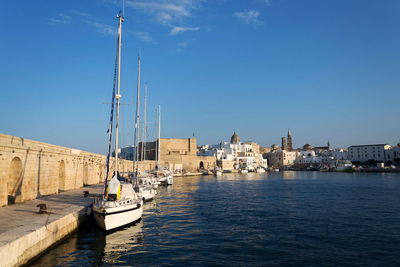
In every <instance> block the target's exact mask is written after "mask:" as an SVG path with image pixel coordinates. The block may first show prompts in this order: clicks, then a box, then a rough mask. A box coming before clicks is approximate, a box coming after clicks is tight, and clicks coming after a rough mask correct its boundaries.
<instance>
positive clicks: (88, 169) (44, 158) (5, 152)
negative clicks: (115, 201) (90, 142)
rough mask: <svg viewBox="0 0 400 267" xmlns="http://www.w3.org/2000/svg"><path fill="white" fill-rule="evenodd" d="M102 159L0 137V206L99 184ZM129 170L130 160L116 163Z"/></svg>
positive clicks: (147, 165) (59, 148)
mask: <svg viewBox="0 0 400 267" xmlns="http://www.w3.org/2000/svg"><path fill="white" fill-rule="evenodd" d="M105 160H106V157H105V156H104V155H100V154H94V153H89V152H85V151H81V150H77V149H71V148H66V147H61V146H56V145H51V144H46V143H42V142H37V141H32V140H28V139H24V138H21V137H15V136H10V135H5V134H0V206H5V205H8V204H13V203H18V202H23V201H26V200H31V199H35V198H37V197H40V196H43V195H50V194H57V193H58V192H60V191H65V190H70V189H75V188H80V187H82V186H84V185H92V184H97V183H99V182H102V181H104V178H105V177H104V176H105V174H104V173H105ZM113 164H114V161H113V160H112V162H111V170H112V168H113ZM140 164H141V165H140V166H141V168H149V167H151V166H154V165H155V163H154V162H151V161H144V162H141V163H140ZM132 168H133V163H132V161H126V160H121V161H120V170H121V171H131V170H132ZM110 175H111V173H110Z"/></svg>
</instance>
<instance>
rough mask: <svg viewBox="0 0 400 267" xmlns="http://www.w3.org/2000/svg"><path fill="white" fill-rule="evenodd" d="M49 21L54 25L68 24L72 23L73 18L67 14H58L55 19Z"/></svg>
mask: <svg viewBox="0 0 400 267" xmlns="http://www.w3.org/2000/svg"><path fill="white" fill-rule="evenodd" d="M47 21H49V22H51V23H53V24H67V23H70V22H71V16H68V15H65V14H62V13H60V14H57V15H56V16H55V17H52V18H48V19H47Z"/></svg>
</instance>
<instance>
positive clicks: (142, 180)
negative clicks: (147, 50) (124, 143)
mask: <svg viewBox="0 0 400 267" xmlns="http://www.w3.org/2000/svg"><path fill="white" fill-rule="evenodd" d="M145 105H146V102H145ZM145 108H146V107H145ZM145 114H146V111H145ZM139 126H140V56H139V57H138V81H137V98H136V120H135V158H134V164H135V165H136V166H135V168H134V169H135V178H136V180H135V181H136V183H135V191H136V192H138V193H139V194H140V196H141V198H142V199H143V201H150V200H152V199H153V198H154V197H155V195H156V194H157V191H156V189H155V186H154V185H153V179H152V177H151V174H150V173H147V172H140V170H139V168H138V167H139V166H138V164H137V163H138V161H139V133H140V129H139ZM143 129H145V125H143ZM144 133H145V131H143V134H144ZM143 146H144V142H143V140H142V151H141V160H143V154H144V153H145V151H144V150H143Z"/></svg>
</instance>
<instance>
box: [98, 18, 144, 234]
mask: <svg viewBox="0 0 400 267" xmlns="http://www.w3.org/2000/svg"><path fill="white" fill-rule="evenodd" d="M117 17H118V20H119V23H118V52H117V64H116V68H115V75H114V77H116V79H114V87H113V92H112V105H111V113H110V123H109V127H108V155H107V158H106V171H105V179H104V189H103V194H102V195H101V196H100V197H98V198H96V199H95V201H94V203H93V216H94V218H95V222H96V223H97V225H98V226H99V227H100V228H102V229H104V230H106V231H109V230H115V229H117V228H119V227H122V226H124V225H127V224H130V223H133V222H135V221H138V220H139V219H140V218H141V217H142V214H143V201H142V199H141V197H140V196H139V195H138V194H137V193H136V192H135V191H134V189H133V185H132V183H131V180H128V179H125V178H123V177H121V176H120V175H119V171H118V170H119V169H118V167H119V159H118V155H119V149H118V148H119V144H118V134H119V133H118V130H119V129H118V124H119V123H118V122H119V109H120V98H121V94H120V78H121V75H120V73H121V39H122V22H123V21H124V18H123V16H122V15H121V14H119V15H118V16H117ZM114 107H115V110H116V113H115V138H114V140H115V147H114V148H115V163H114V168H115V170H114V175H113V177H112V178H111V180H110V181H108V174H109V171H110V155H111V143H112V138H113V135H112V133H113V125H114Z"/></svg>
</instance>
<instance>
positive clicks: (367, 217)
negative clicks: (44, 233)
mask: <svg viewBox="0 0 400 267" xmlns="http://www.w3.org/2000/svg"><path fill="white" fill-rule="evenodd" d="M174 182H175V184H174V185H173V186H171V187H168V188H160V190H159V194H158V196H157V199H156V200H154V201H153V202H150V203H146V205H145V211H144V215H143V219H142V221H141V222H139V223H138V224H136V225H134V226H130V227H127V228H125V229H123V230H120V231H117V232H114V233H111V234H108V235H106V234H104V233H103V232H102V231H100V230H99V229H98V228H97V227H96V226H95V225H94V223H93V222H88V223H86V224H85V225H83V226H82V227H81V228H80V230H79V231H78V232H77V233H75V234H74V235H73V236H72V237H70V238H69V239H67V240H66V241H65V242H63V243H62V244H60V245H59V246H57V247H55V248H54V249H52V250H50V251H49V252H48V253H46V254H44V255H43V256H41V257H40V258H39V259H38V260H37V261H35V262H34V263H33V264H32V265H33V266H88V265H89V266H99V265H100V266H154V265H155V266H164V265H169V266H187V265H198V266H206V265H214V266H281V265H314V266H334V265H335V266H336V265H359V266H361V265H362V266H366V265H367V266H400V174H396V173H393V174H391V173H385V174H381V173H320V172H283V173H265V174H253V173H249V174H242V175H241V174H224V175H223V176H222V177H214V176H202V177H185V178H175V181H174Z"/></svg>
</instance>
